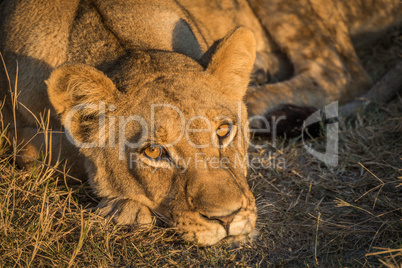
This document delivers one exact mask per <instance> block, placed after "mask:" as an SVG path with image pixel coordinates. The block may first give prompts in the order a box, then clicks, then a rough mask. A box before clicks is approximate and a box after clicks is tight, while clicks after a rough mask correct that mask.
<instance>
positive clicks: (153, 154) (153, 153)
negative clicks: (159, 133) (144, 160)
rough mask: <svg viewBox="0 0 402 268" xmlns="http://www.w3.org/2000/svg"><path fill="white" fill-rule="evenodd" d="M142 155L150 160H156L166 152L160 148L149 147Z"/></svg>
mask: <svg viewBox="0 0 402 268" xmlns="http://www.w3.org/2000/svg"><path fill="white" fill-rule="evenodd" d="M144 154H145V156H146V157H148V158H150V159H153V160H157V159H158V158H161V157H162V156H163V155H164V154H166V151H165V149H164V148H163V147H162V146H159V145H151V146H149V147H147V148H146V149H145V151H144Z"/></svg>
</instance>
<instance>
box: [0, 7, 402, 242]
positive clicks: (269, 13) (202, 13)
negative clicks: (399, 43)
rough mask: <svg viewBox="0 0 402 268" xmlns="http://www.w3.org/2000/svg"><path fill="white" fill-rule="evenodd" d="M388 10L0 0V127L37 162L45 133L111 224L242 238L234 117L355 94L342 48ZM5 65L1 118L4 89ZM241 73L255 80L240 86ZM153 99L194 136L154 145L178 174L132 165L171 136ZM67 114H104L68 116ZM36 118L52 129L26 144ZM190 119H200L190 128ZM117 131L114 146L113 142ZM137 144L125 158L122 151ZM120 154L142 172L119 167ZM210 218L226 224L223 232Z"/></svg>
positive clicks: (353, 72) (378, 27) (169, 121)
mask: <svg viewBox="0 0 402 268" xmlns="http://www.w3.org/2000/svg"><path fill="white" fill-rule="evenodd" d="M401 14H402V13H401V5H400V2H399V0H378V1H368V0H366V1H364V0H350V1H336V0H331V1H319V0H301V1H284V0H265V1H262V0H249V1H246V0H223V1H217V0H212V1H206V0H204V1H201V0H199V1H194V0H179V1H170V0H168V1H166V0H151V1H149V0H147V1H145V0H137V1H117V0H108V1H100V0H93V1H89V0H81V1H79V0H69V1H64V0H56V1H54V0H52V1H51V0H43V1H33V0H24V1H22V0H20V1H11V0H6V1H3V2H2V4H1V6H0V17H1V20H0V36H1V38H0V52H1V53H2V55H3V56H4V58H5V62H6V66H7V70H8V73H9V75H10V77H11V78H12V81H11V87H10V85H9V83H8V79H7V77H6V75H5V71H4V70H3V69H1V72H0V96H1V101H2V102H3V101H4V108H3V111H2V112H3V116H4V120H5V122H6V124H10V129H14V124H17V126H16V129H17V133H14V132H13V131H10V136H12V137H14V138H17V139H18V143H20V142H21V141H31V142H30V143H29V144H28V145H26V148H25V155H26V156H29V157H33V158H40V156H41V155H42V153H43V152H42V151H41V150H43V149H44V147H43V143H44V140H45V136H46V135H50V136H51V137H52V139H51V140H52V147H53V150H54V152H53V153H52V155H53V156H56V155H57V156H62V157H63V158H67V159H68V162H67V163H68V164H69V167H72V171H71V172H72V174H73V175H75V176H81V177H85V176H88V177H89V179H90V183H91V185H92V187H93V189H94V190H95V191H96V193H97V194H98V195H99V196H100V197H102V198H103V199H102V202H101V206H102V207H103V209H102V211H103V213H104V214H105V215H110V216H113V217H114V219H115V220H116V221H117V222H118V223H120V224H149V223H151V222H152V221H153V212H155V213H157V214H158V215H163V217H164V218H165V219H166V221H167V222H169V223H170V224H172V225H173V226H175V227H177V228H178V230H179V231H180V232H181V233H182V234H183V237H184V238H185V239H186V240H197V241H198V242H199V243H200V244H202V245H210V244H214V243H216V242H218V241H220V240H221V239H223V238H225V237H227V235H229V236H233V237H246V236H247V235H248V234H250V233H251V232H252V230H253V229H254V227H255V221H256V208H255V201H254V197H253V195H252V193H251V191H250V189H249V187H248V185H247V181H246V172H247V167H246V165H235V164H234V163H236V161H239V159H237V158H236V157H240V158H241V159H244V157H245V156H246V153H247V147H248V143H247V142H248V129H247V123H246V121H247V112H248V115H249V116H255V115H257V116H262V115H265V114H267V113H269V112H272V111H274V110H275V109H276V108H278V107H280V106H281V105H283V104H291V105H298V106H308V107H317V108H318V107H322V106H323V105H325V104H328V103H329V102H331V101H334V100H339V101H341V102H347V101H350V100H352V99H353V98H355V97H356V96H359V95H360V94H361V93H362V92H364V91H365V90H367V89H368V87H370V85H371V81H370V79H369V77H368V75H367V74H366V72H365V71H364V69H363V68H362V66H361V65H360V63H359V61H358V58H357V56H356V53H355V50H354V46H353V41H354V40H357V41H359V42H355V43H356V44H357V45H359V44H358V43H360V44H361V43H364V42H362V40H366V39H373V38H374V37H375V36H377V34H378V33H381V32H383V31H384V30H385V29H387V27H390V26H391V25H395V24H397V23H399V20H400V19H401V17H402V16H401ZM17 63H18V70H19V71H18V87H17V89H18V101H19V103H20V105H18V110H16V118H17V120H16V122H14V119H13V109H14V107H13V105H12V102H11V94H14V93H12V92H11V94H10V88H14V86H15V85H14V80H13V79H14V78H15V77H16V74H17V72H16V70H17ZM250 73H252V74H253V75H252V77H254V78H255V77H257V75H256V74H262V75H260V79H254V80H252V81H251V83H250V79H249V77H250ZM268 77H269V79H268ZM257 80H258V81H257ZM45 81H46V82H45ZM248 85H249V86H248ZM161 103H164V104H170V105H174V106H175V107H177V108H178V109H179V110H180V111H182V112H183V114H184V121H185V122H186V123H188V122H189V124H190V125H191V128H192V129H203V130H205V129H207V131H200V132H190V133H187V134H188V136H186V137H187V139H182V140H180V141H179V142H177V143H175V144H174V145H173V146H169V147H166V150H167V151H168V153H169V155H170V156H171V158H172V159H173V161H176V162H180V161H179V160H180V159H184V162H185V163H187V164H186V169H185V172H182V170H181V169H180V168H178V167H177V166H176V167H173V166H168V167H165V168H160V166H158V165H159V164H160V163H157V161H156V162H155V161H150V160H149V159H147V158H146V157H144V155H143V149H144V148H146V146H147V145H149V144H151V143H157V144H160V145H167V144H170V143H171V142H172V141H175V140H176V139H177V137H178V136H180V133H179V132H180V131H179V130H178V129H179V128H180V126H181V125H182V123H183V121H182V120H183V118H181V117H180V116H178V114H177V113H176V112H175V111H173V110H172V109H171V108H168V107H165V108H160V109H159V110H158V112H157V116H156V117H155V118H154V119H155V120H154V121H152V120H151V119H152V114H151V106H152V104H161ZM77 105H103V106H102V107H103V110H102V113H99V112H96V111H95V110H94V109H92V110H91V109H84V110H80V111H78V112H77V113H74V114H73V116H72V117H69V116H70V115H71V113H70V111H72V109H73V107H77ZM99 107H100V106H99ZM246 107H247V108H246ZM48 112H49V113H50V117H49V120H48V121H49V126H50V128H51V130H53V132H52V131H50V134H36V133H35V131H34V130H35V129H36V126H37V125H36V119H35V117H36V118H40V117H41V116H42V117H43V116H45V115H46V114H47V113H48ZM132 115H136V116H139V117H141V118H143V119H144V120H145V122H146V124H147V126H150V129H153V130H154V132H153V133H149V135H147V136H146V137H145V139H143V140H141V139H140V138H139V136H141V135H140V134H141V133H143V131H144V129H142V128H141V125H140V124H139V123H138V122H137V121H135V120H131V121H130V120H127V118H129V117H130V116H132ZM194 116H198V117H200V116H202V117H203V118H205V119H207V120H208V121H209V122H212V123H211V125H207V124H206V123H205V122H204V123H203V121H202V120H198V121H197V120H193V121H191V120H192V119H191V118H194ZM222 116H224V117H226V118H229V119H230V120H232V122H233V129H232V134H233V135H232V136H230V137H228V138H227V139H228V140H227V143H228V144H229V145H228V146H226V147H224V148H223V147H219V146H218V147H214V146H212V145H211V136H212V137H213V138H212V140H214V139H215V142H216V141H217V137H216V136H214V135H215V131H216V129H217V128H218V127H219V126H220V125H221V124H223V123H225V122H226V121H223V120H222V119H219V118H221V117H222ZM121 118H123V119H121ZM124 118H125V119H124ZM188 120H190V121H188ZM226 120H227V119H226ZM100 123H102V124H103V126H104V129H100V128H99V124H100ZM121 124H123V125H124V126H125V127H124V128H123V129H122V128H121ZM67 125H68V126H67ZM62 126H64V127H67V129H68V130H69V131H70V135H72V136H74V138H75V139H76V144H75V145H79V144H83V143H86V144H95V145H90V146H78V147H80V149H78V148H77V147H76V146H74V145H73V144H71V143H70V142H69V141H68V140H67V139H66V136H65V135H64V134H59V133H58V132H59V131H60V130H62ZM178 126H179V127H178ZM106 130H107V131H106ZM111 130H112V131H111ZM151 134H154V140H151V136H152V135H151ZM119 135H120V136H124V137H127V140H125V141H124V142H123V143H120V144H116V139H117V138H118V137H119ZM32 137H35V139H34V140H31V138H32ZM189 140H190V141H191V143H192V144H190V143H189ZM136 142H137V143H139V145H138V146H137V147H135V148H131V147H130V146H129V145H128V144H131V143H136ZM100 144H101V145H103V146H99V145H100ZM194 144H210V146H207V147H203V148H195V146H193V145H194ZM130 154H135V155H137V156H138V159H137V160H138V161H139V162H140V163H142V164H143V166H135V165H134V166H133V167H131V166H130V162H129V159H130ZM196 156H199V157H200V159H199V160H201V162H202V161H206V160H207V159H211V158H213V157H217V158H224V157H226V158H227V159H229V162H228V163H227V164H226V165H227V168H218V169H213V168H210V167H203V166H201V167H200V166H199V163H198V166H197V161H196ZM122 157H123V158H124V159H125V160H121V159H122ZM56 160H58V159H56ZM241 161H243V160H240V162H241ZM29 162H30V161H27V160H26V158H25V160H24V158H22V159H20V160H19V164H20V165H25V166H26V165H29ZM159 162H161V161H159ZM243 163H244V162H243ZM183 165H184V164H183ZM84 166H85V170H84V168H83V167H84ZM232 213H236V214H235V216H234V218H231V217H229V216H230V215H232ZM222 217H223V218H225V219H227V218H228V217H229V218H230V219H231V222H230V227H226V229H225V227H224V224H223V223H222Z"/></svg>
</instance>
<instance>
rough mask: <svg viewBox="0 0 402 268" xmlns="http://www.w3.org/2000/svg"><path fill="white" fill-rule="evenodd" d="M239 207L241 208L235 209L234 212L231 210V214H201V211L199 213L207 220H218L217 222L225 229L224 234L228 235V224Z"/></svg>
mask: <svg viewBox="0 0 402 268" xmlns="http://www.w3.org/2000/svg"><path fill="white" fill-rule="evenodd" d="M240 209H241V208H239V209H238V210H236V211H234V212H232V213H231V214H229V215H226V216H207V215H205V214H202V213H200V215H201V216H202V217H203V218H205V219H207V220H211V221H213V220H215V221H218V222H219V223H220V224H221V225H222V226H223V228H225V230H226V235H229V228H230V224H231V223H232V221H233V219H234V217H235V216H236V214H237V213H238V212H239V211H240Z"/></svg>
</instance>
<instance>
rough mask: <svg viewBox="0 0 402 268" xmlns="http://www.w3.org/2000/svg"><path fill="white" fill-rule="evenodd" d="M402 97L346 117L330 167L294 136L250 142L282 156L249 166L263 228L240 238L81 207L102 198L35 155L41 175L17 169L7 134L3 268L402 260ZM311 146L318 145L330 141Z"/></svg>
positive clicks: (397, 42) (0, 226)
mask: <svg viewBox="0 0 402 268" xmlns="http://www.w3.org/2000/svg"><path fill="white" fill-rule="evenodd" d="M398 33H399V32H398ZM391 35H392V34H391ZM392 40H393V41H392V42H391V47H387V46H388V43H387V42H388V39H384V40H383V41H382V42H380V43H377V44H376V46H375V47H369V48H367V49H366V51H364V50H363V52H365V53H366V54H370V53H371V54H372V56H371V58H370V57H369V58H364V61H365V64H366V66H367V68H368V69H369V70H370V73H371V74H372V75H373V77H375V78H378V77H379V76H380V74H381V73H383V72H384V70H386V69H387V67H380V66H379V67H378V68H376V65H378V60H377V58H376V57H379V58H381V59H383V60H385V61H384V62H385V63H384V64H383V65H382V66H386V65H387V64H390V63H389V62H390V61H395V60H396V59H397V58H398V57H399V59H400V58H402V57H401V55H402V45H401V43H402V40H401V37H400V35H396V36H394V37H393V38H392ZM378 47H380V48H381V47H383V50H384V51H388V52H381V53H380V52H378V51H383V50H381V49H380V48H378ZM373 51H374V52H373ZM389 51H391V52H389ZM395 51H396V52H395ZM386 53H391V54H392V53H396V57H393V56H392V57H391V56H389V55H390V54H386ZM392 55H394V54H392ZM373 63H375V65H373ZM390 65H392V64H390ZM401 102H402V99H401V98H400V97H399V98H396V99H395V100H394V101H393V102H392V103H391V104H387V105H383V106H377V107H375V108H374V109H371V110H367V111H364V112H362V113H360V114H359V115H358V117H357V118H356V119H353V120H348V121H344V120H342V121H341V122H340V123H339V125H340V133H339V165H338V166H337V167H335V168H332V167H328V166H326V165H325V164H323V163H322V162H320V161H319V160H317V159H315V158H314V157H313V156H311V155H310V154H308V153H307V152H306V150H305V148H304V147H303V143H301V142H300V141H297V140H292V141H287V142H284V141H282V142H280V143H277V144H276V148H274V147H273V146H272V142H270V141H267V140H259V141H257V142H259V143H261V144H268V147H267V148H265V149H260V150H250V154H251V155H252V156H254V157H260V158H261V159H265V160H264V161H271V162H270V163H271V164H273V163H276V164H278V163H281V164H279V165H276V166H274V167H272V168H270V169H255V170H250V175H249V184H250V186H251V188H252V190H253V192H254V194H255V196H256V198H257V203H258V207H259V218H258V229H259V232H260V233H259V235H258V237H257V238H256V240H255V241H254V242H253V243H252V244H244V245H240V246H238V247H232V246H230V245H228V244H225V243H222V244H220V245H217V246H212V247H207V248H200V247H197V246H195V245H193V244H191V243H186V242H183V241H182V240H181V239H180V238H179V237H177V236H176V234H175V232H174V230H171V229H163V228H157V227H155V228H150V229H142V230H138V229H131V228H128V227H118V226H115V225H114V224H113V223H111V222H108V221H107V220H105V219H103V218H101V217H99V216H98V215H97V214H96V211H90V210H88V208H90V207H94V206H95V204H96V202H97V201H98V200H96V197H95V196H94V195H93V194H92V193H91V190H90V188H89V186H88V185H87V184H82V185H75V186H71V187H70V186H68V185H66V184H65V183H64V180H63V178H62V177H59V178H56V177H55V176H54V170H52V169H51V168H47V167H46V166H42V165H40V164H38V167H40V168H43V169H44V171H43V172H42V174H41V175H38V173H37V172H33V171H29V170H28V171H27V170H25V171H23V170H18V169H16V168H15V167H14V166H13V157H15V156H13V151H12V149H11V148H10V146H9V142H8V141H7V139H6V138H5V136H4V132H3V134H2V135H1V137H0V139H1V141H0V144H1V146H0V154H1V157H0V266H2V267H3V266H4V267H13V266H17V267H19V266H23V267H25V266H30V267H41V266H50V267H71V266H73V267H120V266H124V267H130V266H149V267H156V266H158V267H175V266H178V267H191V266H208V267H217V266H243V267H260V266H263V267H266V266H269V265H273V266H279V267H281V266H284V267H303V266H306V267H401V263H402V155H401V152H402V105H401ZM310 143H311V144H312V146H314V148H316V149H323V148H324V146H325V139H324V138H319V139H316V140H312V141H310ZM14 153H15V152H14ZM269 157H270V158H269ZM283 163H284V166H283V165H282V164H283Z"/></svg>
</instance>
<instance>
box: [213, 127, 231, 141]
mask: <svg viewBox="0 0 402 268" xmlns="http://www.w3.org/2000/svg"><path fill="white" fill-rule="evenodd" d="M231 129H232V125H230V124H223V125H220V126H219V127H218V129H217V130H216V135H218V137H219V138H221V139H223V138H226V137H227V136H229V134H230V131H231Z"/></svg>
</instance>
